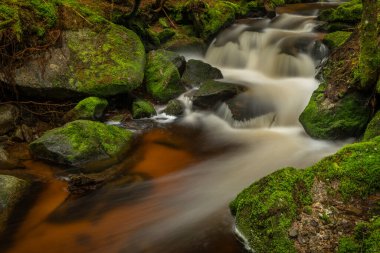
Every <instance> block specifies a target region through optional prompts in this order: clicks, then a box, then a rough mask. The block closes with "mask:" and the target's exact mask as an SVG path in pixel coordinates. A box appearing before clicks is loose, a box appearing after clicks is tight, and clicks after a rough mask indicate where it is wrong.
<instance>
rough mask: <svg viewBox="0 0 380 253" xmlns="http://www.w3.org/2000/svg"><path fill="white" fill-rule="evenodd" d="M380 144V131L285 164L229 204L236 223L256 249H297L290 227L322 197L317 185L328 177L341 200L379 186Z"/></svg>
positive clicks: (328, 189) (329, 189)
mask: <svg viewBox="0 0 380 253" xmlns="http://www.w3.org/2000/svg"><path fill="white" fill-rule="evenodd" d="M379 148H380V137H377V138H374V139H372V140H370V141H368V142H363V143H356V144H351V145H347V146H345V147H344V148H342V149H341V150H340V151H338V152H337V153H336V154H334V155H332V156H329V157H326V158H324V159H323V160H321V161H320V162H318V163H317V164H315V165H313V166H311V167H309V168H307V169H305V170H296V169H294V168H285V169H282V170H279V171H277V172H275V173H272V174H270V175H269V176H266V177H264V178H262V179H260V180H259V181H257V182H255V183H253V184H252V185H251V186H249V187H248V188H246V189H245V190H243V191H242V192H241V193H240V194H239V195H238V196H237V198H236V199H235V200H234V201H232V202H231V204H230V208H231V211H232V213H233V214H234V215H235V216H236V227H237V229H238V230H239V232H240V233H242V235H243V236H244V237H245V238H246V239H247V243H248V245H249V246H250V247H251V248H252V249H253V250H255V252H257V253H261V252H273V253H282V252H296V248H295V241H293V240H292V238H291V237H290V235H289V229H290V228H291V226H292V223H293V222H295V221H296V219H297V217H299V215H300V214H301V212H303V210H306V209H307V208H306V207H307V206H310V205H311V204H312V203H313V202H318V201H320V200H318V198H319V196H318V193H317V192H313V191H314V190H312V189H315V186H316V184H318V183H319V182H323V184H324V187H325V189H324V191H325V192H326V193H327V194H328V196H330V198H331V201H332V200H336V201H337V202H338V203H349V202H352V201H355V199H366V198H367V197H369V196H370V195H373V194H376V193H377V192H379V191H380V182H379V180H378V178H379V177H380V169H379V166H378V165H379V164H380V156H379V155H378V150H379ZM330 204H331V202H330ZM322 218H323V217H322Z"/></svg>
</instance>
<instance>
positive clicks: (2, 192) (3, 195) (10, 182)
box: [0, 175, 31, 238]
mask: <svg viewBox="0 0 380 253" xmlns="http://www.w3.org/2000/svg"><path fill="white" fill-rule="evenodd" d="M30 186H31V183H30V182H28V181H26V180H23V179H20V178H17V177H14V176H8V175H0V238H1V236H2V234H3V232H4V230H5V229H6V227H7V223H8V222H9V219H10V218H11V217H12V214H13V212H14V211H15V208H16V207H17V204H19V203H20V202H21V201H22V200H23V199H24V197H25V195H26V194H27V193H28V190H29V188H30Z"/></svg>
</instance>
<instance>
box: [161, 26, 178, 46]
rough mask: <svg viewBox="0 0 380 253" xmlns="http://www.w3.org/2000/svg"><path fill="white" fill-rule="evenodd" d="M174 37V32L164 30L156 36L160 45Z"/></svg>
mask: <svg viewBox="0 0 380 253" xmlns="http://www.w3.org/2000/svg"><path fill="white" fill-rule="evenodd" d="M174 35H175V31H174V30H172V29H164V30H163V31H162V32H160V33H159V34H158V39H159V40H160V43H165V42H167V41H168V40H170V39H171V38H172V37H173V36H174Z"/></svg>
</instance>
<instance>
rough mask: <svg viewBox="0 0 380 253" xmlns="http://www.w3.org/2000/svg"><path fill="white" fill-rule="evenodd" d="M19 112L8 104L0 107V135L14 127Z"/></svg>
mask: <svg viewBox="0 0 380 253" xmlns="http://www.w3.org/2000/svg"><path fill="white" fill-rule="evenodd" d="M19 115H20V110H19V109H18V108H17V107H16V106H14V105H10V104H5V105H0V135H3V134H6V133H8V132H9V131H11V130H13V129H14V128H15V126H16V122H17V119H18V117H19Z"/></svg>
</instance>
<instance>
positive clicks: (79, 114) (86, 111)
mask: <svg viewBox="0 0 380 253" xmlns="http://www.w3.org/2000/svg"><path fill="white" fill-rule="evenodd" d="M107 106H108V101H107V100H106V99H104V98H98V97H88V98H85V99H83V100H82V101H80V102H79V103H78V104H77V105H76V106H75V107H74V108H73V109H72V110H70V111H69V112H67V113H66V114H65V116H64V120H65V121H73V120H78V119H88V120H99V119H100V118H102V117H103V115H104V110H105V109H106V107H107Z"/></svg>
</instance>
